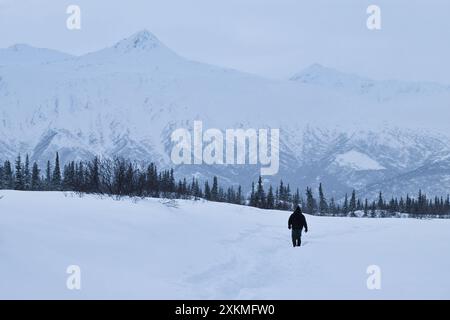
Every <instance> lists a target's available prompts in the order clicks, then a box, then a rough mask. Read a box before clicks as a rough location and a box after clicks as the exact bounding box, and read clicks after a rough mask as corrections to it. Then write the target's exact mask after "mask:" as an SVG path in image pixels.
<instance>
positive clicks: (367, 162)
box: [336, 150, 386, 171]
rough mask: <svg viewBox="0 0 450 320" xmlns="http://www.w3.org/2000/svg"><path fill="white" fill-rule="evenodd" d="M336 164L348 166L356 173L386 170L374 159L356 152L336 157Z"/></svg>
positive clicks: (351, 151) (352, 151)
mask: <svg viewBox="0 0 450 320" xmlns="http://www.w3.org/2000/svg"><path fill="white" fill-rule="evenodd" d="M336 163H337V164H339V165H340V166H347V167H350V168H352V169H353V170H355V171H363V170H383V169H386V168H385V167H383V166H382V165H381V164H379V163H378V162H377V161H376V160H374V159H372V158H371V157H369V156H368V155H367V154H365V153H361V152H359V151H356V150H350V151H348V152H345V153H342V154H339V155H337V156H336Z"/></svg>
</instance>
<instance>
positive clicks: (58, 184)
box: [52, 152, 61, 190]
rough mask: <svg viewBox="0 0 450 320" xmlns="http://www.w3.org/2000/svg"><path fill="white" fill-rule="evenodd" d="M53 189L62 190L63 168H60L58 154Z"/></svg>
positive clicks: (57, 155)
mask: <svg viewBox="0 0 450 320" xmlns="http://www.w3.org/2000/svg"><path fill="white" fill-rule="evenodd" d="M52 187H53V189H54V190H61V168H60V166H59V154H58V152H57V153H56V158H55V168H54V169H53V176H52Z"/></svg>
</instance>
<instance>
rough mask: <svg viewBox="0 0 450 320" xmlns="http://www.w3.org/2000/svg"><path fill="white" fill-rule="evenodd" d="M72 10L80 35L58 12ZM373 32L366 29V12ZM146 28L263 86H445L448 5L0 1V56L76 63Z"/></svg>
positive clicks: (345, 0)
mask: <svg viewBox="0 0 450 320" xmlns="http://www.w3.org/2000/svg"><path fill="white" fill-rule="evenodd" d="M70 4H77V5H79V6H80V8H81V15H82V16H81V19H82V21H81V23H82V24H81V27H82V29H81V30H79V31H69V30H67V28H66V19H67V17H68V15H67V14H66V8H67V6H68V5H70ZM370 4H376V5H378V6H380V7H381V15H382V29H381V30H379V31H370V30H368V29H367V27H366V20H367V16H368V15H367V14H366V9H367V7H368V5H370ZM144 28H145V29H148V30H149V31H151V32H152V33H154V34H155V35H156V36H157V37H158V38H159V39H160V40H161V41H162V42H164V43H165V44H166V45H167V46H169V47H170V48H172V49H173V50H175V51H176V52H178V53H179V54H180V55H182V56H185V57H188V58H190V59H194V60H198V61H202V62H208V63H211V64H216V65H220V66H226V67H231V68H235V69H239V70H243V71H248V72H252V73H256V74H260V75H263V76H266V77H272V78H288V77H289V76H291V75H292V74H294V73H297V72H298V71H300V70H301V69H303V68H305V67H306V66H308V65H310V64H312V63H315V62H317V63H321V64H323V65H326V66H330V67H334V68H337V69H340V70H342V71H347V72H353V73H358V74H361V75H365V76H369V77H372V78H376V79H388V78H389V79H394V78H395V79H404V80H430V81H437V82H442V83H447V84H450V62H449V61H450V1H449V0H415V1H414V0H372V1H367V0H308V1H305V0H126V1H120V0H114V1H112V0H71V1H66V0H0V47H8V46H10V45H12V44H15V43H27V44H30V45H33V46H38V47H46V48H52V49H58V50H61V51H65V52H69V53H74V54H82V53H85V52H89V51H94V50H97V49H100V48H103V47H105V46H108V45H111V44H113V43H115V42H117V41H118V40H120V39H122V38H124V37H126V36H129V35H130V34H132V33H134V32H136V31H138V30H141V29H144Z"/></svg>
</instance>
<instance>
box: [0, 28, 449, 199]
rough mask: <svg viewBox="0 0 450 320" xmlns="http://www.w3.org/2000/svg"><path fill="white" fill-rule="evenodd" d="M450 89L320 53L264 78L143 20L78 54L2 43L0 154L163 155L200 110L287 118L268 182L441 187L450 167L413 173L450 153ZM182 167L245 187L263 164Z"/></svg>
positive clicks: (235, 118) (277, 120)
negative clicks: (352, 71) (206, 59)
mask: <svg viewBox="0 0 450 320" xmlns="http://www.w3.org/2000/svg"><path fill="white" fill-rule="evenodd" d="M449 101H450V89H449V88H448V87H446V86H442V85H438V84H430V83H403V82H398V81H386V82H379V81H372V80H368V79H365V78H362V77H358V76H352V75H347V74H343V73H340V72H338V71H336V70H332V69H328V68H325V67H322V66H320V65H314V66H312V67H310V68H308V69H307V70H304V71H303V72H302V73H300V74H298V75H297V76H295V77H293V79H292V81H276V80H269V79H264V78H262V77H259V76H256V75H251V74H247V73H242V72H239V71H236V70H230V69H225V68H220V67H215V66H211V65H207V64H202V63H198V62H193V61H189V60H187V59H185V58H183V57H181V56H179V55H178V54H177V53H175V52H173V51H172V50H171V49H169V48H167V47H166V46H165V45H164V44H163V43H162V42H161V41H160V40H158V39H157V38H156V37H155V36H154V35H153V34H151V33H150V32H148V31H145V30H144V31H141V32H138V33H136V34H134V35H132V36H130V37H128V38H126V39H123V40H121V41H119V42H118V43H116V44H114V45H112V46H111V47H109V48H105V49H102V50H99V51H96V52H92V53H89V54H86V55H83V56H80V57H72V56H67V55H65V54H60V53H56V52H54V51H50V50H44V49H36V48H32V47H28V46H23V45H19V46H15V47H14V46H13V47H11V48H9V49H3V50H2V51H0V160H5V159H6V158H8V159H13V158H14V157H16V155H17V154H18V153H19V152H20V153H22V154H24V153H29V154H30V156H31V160H32V161H34V160H36V161H39V162H40V163H41V166H42V167H43V166H44V164H45V162H46V161H47V160H48V159H53V157H54V153H55V152H56V151H59V153H60V155H61V159H62V161H63V162H64V161H67V160H79V159H86V158H91V157H93V156H94V155H101V156H105V157H114V156H124V157H127V158H130V159H132V160H138V161H147V162H148V161H155V162H157V163H158V164H159V165H160V166H164V167H168V166H171V165H172V162H171V161H170V158H169V155H170V150H171V147H172V145H171V143H170V139H169V137H170V134H171V133H172V132H173V130H174V129H177V128H180V127H182V128H186V129H190V130H191V129H192V123H193V121H194V120H202V121H203V123H204V126H205V128H219V129H222V130H224V129H227V128H256V129H259V128H267V127H271V128H280V129H281V136H280V139H281V154H280V164H281V167H280V172H279V175H278V176H275V177H271V178H270V177H269V178H268V180H269V181H272V182H273V183H278V182H279V179H280V178H283V179H284V180H285V181H289V182H290V183H291V186H293V187H296V186H298V187H301V188H304V187H305V186H306V185H312V186H316V185H317V184H318V182H319V181H322V182H323V183H324V184H325V186H326V188H327V190H328V192H329V193H332V194H335V195H336V196H342V195H343V193H344V192H349V191H350V190H351V189H352V188H358V189H361V190H365V188H366V187H368V186H371V185H383V186H385V187H386V188H387V189H384V191H385V192H386V193H387V194H388V195H389V194H390V193H394V192H399V191H400V192H401V191H402V190H401V188H400V185H399V184H397V182H398V183H404V181H402V180H401V177H403V176H405V175H409V177H410V178H409V179H411V180H412V181H414V182H415V185H417V186H418V187H421V188H422V189H423V190H424V191H425V192H427V191H430V192H431V191H433V192H438V193H439V194H444V195H445V194H447V192H448V190H449V189H450V181H449V179H447V178H440V176H448V170H447V169H444V170H443V171H442V173H439V174H437V175H436V174H433V175H430V176H428V175H427V174H426V172H427V171H421V172H422V174H421V176H420V177H415V176H413V174H414V173H415V172H417V170H418V169H419V168H427V167H428V166H430V165H432V164H433V163H435V161H437V160H439V159H442V158H443V157H445V156H448V155H449V154H450V142H449V141H450V130H449V128H450V127H449V126H448V120H447V118H448V117H447V115H448V110H449V107H450V106H449ZM448 159H449V158H448V157H447V160H444V161H449V160H448ZM441 168H444V167H441ZM177 171H178V172H179V173H180V174H185V175H191V174H195V175H197V176H199V177H200V178H201V177H206V178H210V177H211V175H213V174H215V175H218V176H219V178H220V179H221V181H224V182H225V183H240V184H242V185H243V187H244V188H249V186H250V180H252V179H253V180H255V179H256V177H257V175H258V174H259V168H258V167H257V166H227V167H224V166H214V167H211V166H204V165H203V166H182V167H179V168H177ZM436 179H437V180H436ZM419 181H420V186H419ZM431 187H433V189H431ZM427 188H430V189H427Z"/></svg>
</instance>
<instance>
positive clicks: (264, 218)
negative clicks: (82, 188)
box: [0, 191, 450, 299]
mask: <svg viewBox="0 0 450 320" xmlns="http://www.w3.org/2000/svg"><path fill="white" fill-rule="evenodd" d="M0 198H1V199H0V261H1V262H0V298H1V299H16V298H31V299H38V298H39V299H50V298H56V299H82V298H84V299H98V298H106V299H119V298H124V299H132V298H137V299H147V298H150V299H166V298H167V299H313V298H323V299H349V298H355V299H397V298H411V299H419V298H424V299H435V298H436V299H448V298H450V275H449V270H450V259H449V255H448V252H449V249H450V245H449V244H450V233H449V232H448V230H449V227H450V221H449V220H413V219H364V218H331V217H312V216H307V220H308V223H309V227H310V232H309V233H308V234H306V235H304V236H303V241H304V246H303V247H301V248H292V247H291V241H290V233H289V230H288V229H287V219H288V216H289V213H288V212H279V211H264V210H258V209H254V208H249V207H243V206H235V205H230V204H220V203H211V202H205V201H189V200H185V201H181V200H176V201H168V200H162V199H139V200H138V201H133V200H132V199H122V200H114V199H112V198H101V197H100V196H91V195H85V196H83V197H80V196H78V195H76V194H72V193H57V192H47V193H45V192H34V193H30V192H17V191H0ZM69 265H78V266H80V268H81V290H79V291H77V290H75V291H71V290H68V289H67V288H66V280H67V277H68V276H69V275H68V274H66V269H67V267H68V266H69ZM369 265H378V266H379V267H380V268H381V290H368V289H367V286H366V281H367V278H368V277H369V275H368V274H366V270H367V267H368V266H369Z"/></svg>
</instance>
